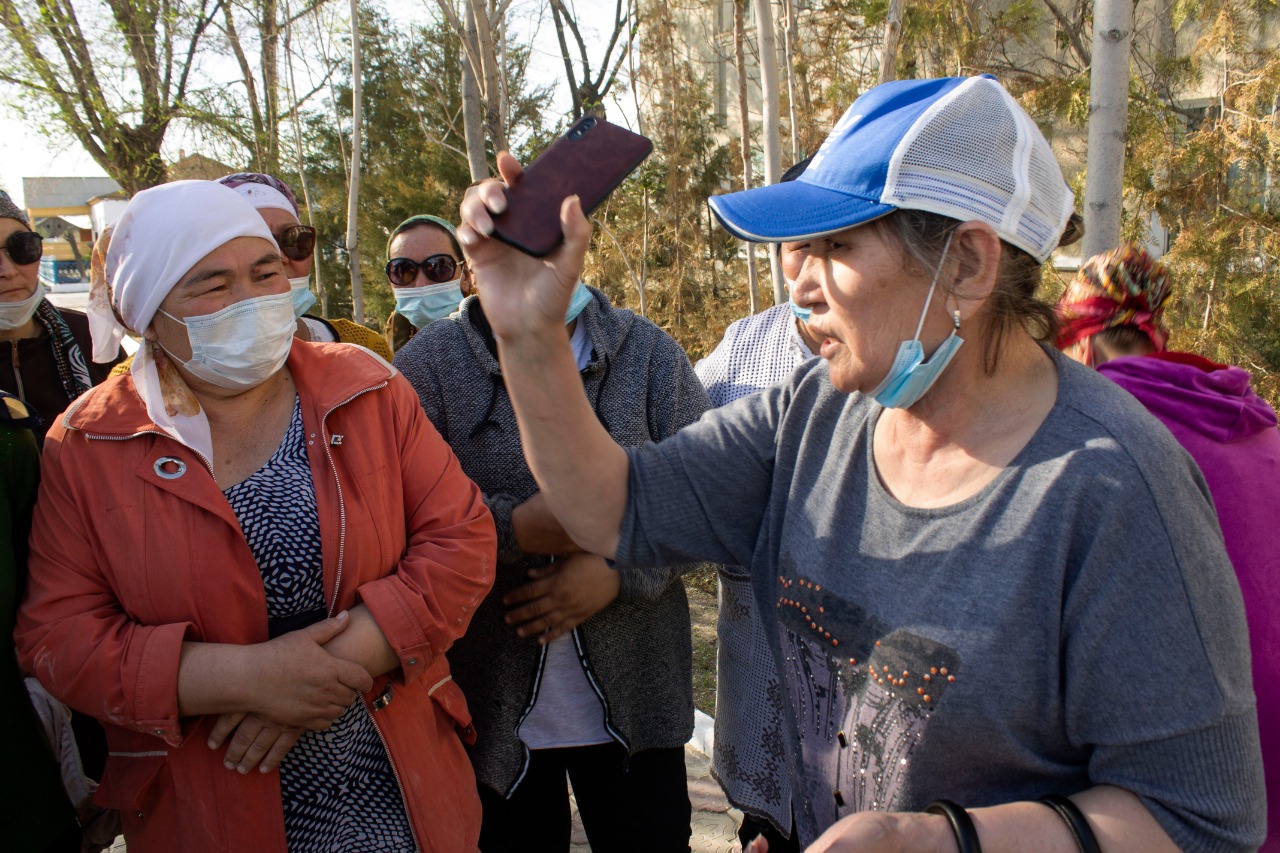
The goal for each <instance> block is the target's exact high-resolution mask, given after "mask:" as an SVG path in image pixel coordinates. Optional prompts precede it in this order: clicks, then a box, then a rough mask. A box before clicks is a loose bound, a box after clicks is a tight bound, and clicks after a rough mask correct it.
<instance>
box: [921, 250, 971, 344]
mask: <svg viewBox="0 0 1280 853" xmlns="http://www.w3.org/2000/svg"><path fill="white" fill-rule="evenodd" d="M955 234H956V232H955V230H954V229H953V230H952V231H951V232H950V233H949V234H947V242H945V243H943V244H942V257H940V258H938V266H937V267H936V268H935V269H934V271H933V281H931V282H929V295H928V296H926V297H925V298H924V308H923V309H921V311H920V322H919V323H917V324H916V333H915V334H914V335H913V336H912V337H911V339H912V340H913V341H918V340H920V332H921V330H923V329H924V318H925V317H926V316H928V314H929V303H930V302H932V301H933V291H934V290H935V289H936V288H937V286H938V276H940V275H942V265H943V264H944V263H946V260H947V250H949V249H950V248H951V238H952V237H954V236H955ZM959 317H960V312H959V311H958V310H957V311H956V328H957V329H959V328H960V320H959Z"/></svg>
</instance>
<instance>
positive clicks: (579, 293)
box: [564, 282, 591, 326]
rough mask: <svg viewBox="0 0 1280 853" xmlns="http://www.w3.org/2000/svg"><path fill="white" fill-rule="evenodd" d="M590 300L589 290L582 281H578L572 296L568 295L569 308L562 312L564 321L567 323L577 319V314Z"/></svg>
mask: <svg viewBox="0 0 1280 853" xmlns="http://www.w3.org/2000/svg"><path fill="white" fill-rule="evenodd" d="M590 301H591V291H590V290H587V286H586V285H585V284H583V283H582V282H578V286H577V287H575V288H574V289H573V296H571V297H569V310H567V311H565V312H564V323H565V325H566V326H567V325H569V324H570V323H572V322H573V321H574V320H576V319H578V315H579V314H581V313H582V309H583V308H586V307H587V303H588V302H590Z"/></svg>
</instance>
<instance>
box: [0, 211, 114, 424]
mask: <svg viewBox="0 0 1280 853" xmlns="http://www.w3.org/2000/svg"><path fill="white" fill-rule="evenodd" d="M41 244H42V240H41V238H40V235H39V234H37V233H36V232H34V231H32V230H31V223H30V222H28V221H27V216H26V214H25V213H23V212H22V210H20V209H19V208H18V206H17V205H16V204H14V203H13V201H12V200H11V199H10V198H9V196H8V194H7V193H4V192H0V389H3V390H5V391H8V392H9V393H10V394H13V395H14V396H16V397H18V398H20V399H21V400H22V401H23V402H25V403H26V404H27V405H28V406H30V407H31V408H32V409H34V410H35V412H36V414H37V415H39V421H38V422H37V425H36V426H35V427H34V428H33V431H34V432H35V434H36V440H37V441H38V442H41V443H43V442H44V434H45V432H47V431H48V429H49V427H50V426H51V425H52V424H53V423H54V421H56V420H57V418H58V416H59V415H61V414H62V413H63V412H64V411H65V410H66V408H67V406H68V405H70V404H71V401H72V400H74V399H75V398H76V397H79V396H80V395H81V394H83V393H84V392H85V391H88V390H89V389H90V388H91V387H93V386H94V385H97V384H98V383H99V382H101V381H102V380H104V379H106V378H107V375H108V374H109V373H110V372H111V368H112V366H113V365H114V364H116V363H117V362H119V361H120V360H121V359H123V358H124V356H125V354H124V352H123V351H118V352H117V353H116V355H114V356H113V357H112V359H111V361H109V362H108V363H107V364H94V363H93V362H91V361H90V360H89V359H87V358H85V357H84V353H86V352H89V350H90V346H89V323H88V321H87V320H86V319H85V316H84V314H82V313H80V312H79V311H71V310H67V309H63V308H56V307H54V305H53V303H51V302H49V300H48V299H45V296H44V288H43V287H41V286H40V280H39V275H38V273H39V269H40V256H41V254H42V251H43V250H42V245H41Z"/></svg>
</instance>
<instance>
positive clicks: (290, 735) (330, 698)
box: [209, 611, 373, 773]
mask: <svg viewBox="0 0 1280 853" xmlns="http://www.w3.org/2000/svg"><path fill="white" fill-rule="evenodd" d="M350 624H351V618H350V615H349V614H348V613H346V611H343V612H342V613H339V614H338V615H337V616H335V617H333V618H331V619H325V620H324V621H322V622H317V623H315V624H314V625H308V626H307V627H306V628H302V629H299V630H297V631H291V632H290V633H288V634H285V635H283V636H280V637H277V638H276V639H274V640H269V641H267V642H265V643H257V644H255V645H251V646H245V647H244V653H245V655H246V656H247V661H246V663H247V670H246V671H247V673H248V675H249V678H250V682H251V683H250V684H248V685H245V686H246V688H248V693H249V695H250V696H252V697H253V700H252V706H251V710H248V711H240V712H232V713H225V714H222V715H221V716H220V717H218V719H217V721H216V722H215V723H214V725H213V729H212V730H211V731H210V733H209V748H210V749H218V748H219V747H221V746H222V744H223V743H224V742H226V744H227V754H226V756H225V759H224V761H223V764H224V766H226V768H227V769H228V770H236V771H238V772H240V773H248V772H249V770H250V769H251V768H252V767H253V766H254V765H257V766H258V770H259V771H260V772H262V773H269V772H271V771H272V770H274V769H276V768H277V767H278V766H280V762H281V761H283V760H284V757H285V755H286V754H288V752H289V750H290V749H292V748H293V745H294V744H295V743H297V741H298V738H300V737H302V734H303V732H304V731H324V730H325V729H327V728H329V726H331V725H332V724H333V722H334V721H335V720H337V719H338V718H339V717H341V716H342V715H343V713H345V712H346V710H347V708H348V707H350V705H351V703H352V702H353V701H355V699H356V698H357V697H358V696H359V694H360V693H363V692H366V691H368V690H371V689H372V688H373V678H372V677H371V676H370V675H369V673H368V671H367V670H365V668H364V667H363V666H361V665H360V664H358V663H354V662H352V661H349V660H344V659H343V658H340V657H338V656H336V655H334V654H331V653H330V652H329V651H327V650H326V649H325V648H324V645H325V644H326V643H328V642H329V641H330V640H332V639H334V638H335V637H337V636H338V635H339V634H341V633H342V632H343V631H345V630H346V628H347V626H348V625H350ZM228 735H230V740H227V738H228Z"/></svg>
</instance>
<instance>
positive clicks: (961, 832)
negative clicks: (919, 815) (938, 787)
mask: <svg viewBox="0 0 1280 853" xmlns="http://www.w3.org/2000/svg"><path fill="white" fill-rule="evenodd" d="M924 810H925V813H926V814H936V815H942V816H943V817H945V818H946V819H947V821H948V822H950V824H951V831H952V832H953V833H955V836H956V844H958V845H959V846H960V853H982V845H981V844H980V843H978V830H977V828H976V827H975V826H974V825H973V820H972V819H971V818H970V817H969V813H968V812H967V811H965V810H964V809H962V808H960V806H958V805H956V804H955V803H953V802H951V801H950V800H934V801H933V802H932V803H929V805H927V806H925V807H924Z"/></svg>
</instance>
